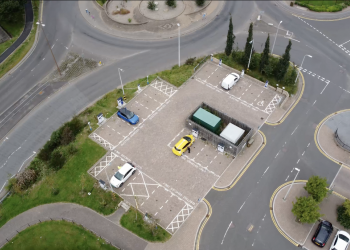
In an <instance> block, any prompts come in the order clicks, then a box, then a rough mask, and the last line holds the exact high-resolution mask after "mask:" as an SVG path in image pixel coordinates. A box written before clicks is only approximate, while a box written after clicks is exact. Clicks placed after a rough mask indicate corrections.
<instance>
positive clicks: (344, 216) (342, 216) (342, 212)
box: [337, 200, 350, 229]
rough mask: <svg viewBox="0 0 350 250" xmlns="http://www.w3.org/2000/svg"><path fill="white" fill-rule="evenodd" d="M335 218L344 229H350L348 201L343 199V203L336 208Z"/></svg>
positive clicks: (349, 205)
mask: <svg viewBox="0 0 350 250" xmlns="http://www.w3.org/2000/svg"><path fill="white" fill-rule="evenodd" d="M337 214H338V217H337V220H338V221H339V223H340V224H341V225H342V226H343V227H345V228H346V229H350V201H349V200H345V201H344V203H343V204H342V205H341V206H339V207H338V208H337Z"/></svg>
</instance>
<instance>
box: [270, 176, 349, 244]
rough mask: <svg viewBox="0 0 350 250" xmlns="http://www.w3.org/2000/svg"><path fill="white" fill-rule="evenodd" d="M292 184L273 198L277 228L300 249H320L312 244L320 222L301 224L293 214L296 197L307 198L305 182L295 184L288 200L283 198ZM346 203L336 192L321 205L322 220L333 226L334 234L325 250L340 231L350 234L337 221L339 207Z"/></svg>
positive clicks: (277, 192) (273, 214)
mask: <svg viewBox="0 0 350 250" xmlns="http://www.w3.org/2000/svg"><path fill="white" fill-rule="evenodd" d="M290 185H291V183H290V182H289V183H285V184H284V185H282V186H281V187H279V188H278V189H277V190H276V191H275V193H274V194H273V196H272V197H271V201H272V204H273V205H272V214H271V216H273V218H274V219H275V222H276V224H275V226H276V227H277V230H278V231H280V233H281V234H282V235H283V236H284V237H286V238H287V239H288V240H290V241H291V242H292V243H295V244H297V245H299V247H303V248H306V249H309V250H313V249H315V250H316V249H319V247H318V246H315V245H314V244H313V243H312V242H311V238H312V237H313V235H314V232H315V230H316V228H317V225H318V222H316V223H313V224H307V223H304V224H301V223H299V222H297V221H296V219H295V216H294V215H293V213H292V212H291V210H292V207H293V202H295V201H296V199H295V198H296V197H300V196H307V195H308V194H307V192H306V190H305V189H304V186H305V181H301V182H297V183H295V184H294V185H293V186H292V188H291V189H290V192H289V194H288V196H287V197H286V200H283V198H284V197H285V196H286V194H287V191H288V189H289V188H290ZM343 202H344V197H343V196H342V195H341V194H339V193H336V192H333V193H332V194H329V195H328V196H327V197H326V198H325V199H324V200H323V201H322V202H321V203H320V213H321V214H322V217H321V219H322V220H327V221H329V222H331V223H332V225H333V228H334V230H333V234H332V235H331V237H330V239H329V240H328V242H327V244H326V245H325V248H326V249H328V248H330V246H331V243H332V241H333V239H334V235H335V234H336V232H337V231H338V230H344V231H347V232H348V233H349V232H350V230H348V229H345V228H344V227H343V226H341V225H340V223H339V222H338V221H337V212H336V210H337V207H338V206H339V205H341V204H343Z"/></svg>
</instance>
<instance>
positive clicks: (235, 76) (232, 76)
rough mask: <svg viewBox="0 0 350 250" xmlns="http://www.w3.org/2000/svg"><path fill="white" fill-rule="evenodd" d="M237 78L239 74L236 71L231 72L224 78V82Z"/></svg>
mask: <svg viewBox="0 0 350 250" xmlns="http://www.w3.org/2000/svg"><path fill="white" fill-rule="evenodd" d="M237 78H239V75H238V74H236V73H231V74H229V75H228V76H226V78H225V79H224V82H226V81H234V80H235V79H237Z"/></svg>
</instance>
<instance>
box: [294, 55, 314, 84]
mask: <svg viewBox="0 0 350 250" xmlns="http://www.w3.org/2000/svg"><path fill="white" fill-rule="evenodd" d="M305 56H307V57H310V58H312V56H310V55H305ZM305 56H304V57H303V60H302V61H301V65H300V68H302V67H303V62H304V60H305ZM299 72H300V70H298V74H297V77H296V78H295V82H297V79H298V77H299Z"/></svg>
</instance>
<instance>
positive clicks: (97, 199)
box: [0, 135, 121, 226]
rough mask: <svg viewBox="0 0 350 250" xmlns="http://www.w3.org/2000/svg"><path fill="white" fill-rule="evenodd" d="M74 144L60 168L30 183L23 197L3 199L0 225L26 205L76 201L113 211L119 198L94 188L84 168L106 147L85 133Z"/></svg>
mask: <svg viewBox="0 0 350 250" xmlns="http://www.w3.org/2000/svg"><path fill="white" fill-rule="evenodd" d="M76 144H77V145H76V146H77V148H78V152H77V153H76V154H75V155H74V156H73V157H72V158H70V159H69V160H68V161H67V163H66V164H65V165H64V166H63V168H62V169H61V170H59V171H57V173H53V174H51V175H49V176H48V177H45V178H44V179H43V180H41V181H39V182H38V183H37V184H34V186H33V187H32V188H30V189H29V190H27V191H26V192H25V193H24V194H23V196H22V195H19V194H14V195H11V196H10V197H8V198H7V199H5V201H4V202H3V204H2V207H1V210H0V212H1V217H0V226H3V225H4V224H5V223H6V222H7V221H8V220H10V219H11V218H13V217H15V216H16V215H18V214H20V213H22V212H24V211H26V210H28V209H30V208H33V207H36V206H38V205H42V204H47V203H54V202H72V203H77V204H81V205H83V206H86V207H89V208H91V209H93V210H95V211H97V212H99V213H102V214H110V213H112V212H114V211H115V208H116V206H117V205H118V203H119V202H120V200H121V198H120V197H119V196H114V195H112V193H111V192H106V191H103V190H102V189H101V188H98V185H96V180H95V179H94V178H92V177H91V176H90V175H89V174H88V173H87V170H88V169H89V168H90V167H91V166H93V165H94V164H95V163H96V162H97V161H98V160H99V159H100V158H101V157H102V156H103V155H104V154H105V153H106V150H105V149H104V148H102V147H101V146H99V145H98V144H97V143H95V142H93V141H92V140H90V139H89V138H87V136H85V135H83V136H79V137H78V138H77V142H76ZM81 174H84V175H86V177H87V180H86V184H85V187H84V188H85V190H86V192H83V193H81V190H82V186H81ZM52 188H56V189H58V190H59V193H58V194H57V195H53V194H52V192H51V190H52ZM87 192H91V195H90V196H89V195H88V194H87Z"/></svg>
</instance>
